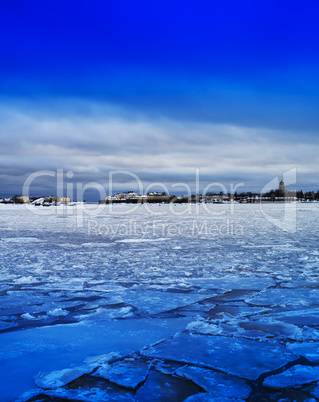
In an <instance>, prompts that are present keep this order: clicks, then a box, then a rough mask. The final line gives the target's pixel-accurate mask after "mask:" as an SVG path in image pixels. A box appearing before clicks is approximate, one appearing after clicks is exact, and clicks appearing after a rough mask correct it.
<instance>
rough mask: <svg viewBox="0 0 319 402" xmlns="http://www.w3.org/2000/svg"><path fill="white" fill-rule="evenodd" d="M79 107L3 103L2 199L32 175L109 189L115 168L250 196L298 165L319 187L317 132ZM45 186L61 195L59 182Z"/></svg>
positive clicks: (303, 178) (146, 178)
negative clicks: (241, 190)
mask: <svg viewBox="0 0 319 402" xmlns="http://www.w3.org/2000/svg"><path fill="white" fill-rule="evenodd" d="M76 103H77V101H76V100H74V103H72V102H70V101H68V102H65V104H64V105H62V106H63V107H62V106H61V104H60V105H59V107H58V108H57V107H52V108H51V109H50V108H48V107H46V108H44V107H39V106H37V107H35V106H34V105H33V106H30V105H20V106H13V105H12V106H8V105H4V104H2V105H0V132H1V140H0V155H1V162H0V169H1V183H2V185H1V189H0V191H1V193H2V194H9V193H12V192H17V188H19V187H20V188H21V189H22V184H23V182H24V180H25V179H26V177H27V176H28V175H29V174H31V173H33V172H35V171H38V170H43V169H51V170H56V169H64V171H65V172H66V171H72V172H73V173H74V178H73V180H74V181H76V182H81V183H86V182H88V181H96V182H98V183H100V184H101V185H103V186H107V175H108V172H109V171H114V170H127V171H131V172H133V173H135V174H137V175H138V176H139V177H140V179H141V180H143V182H144V184H145V186H146V185H148V184H150V183H152V182H155V181H156V182H163V183H165V184H166V185H170V184H172V183H176V182H180V181H183V182H188V183H190V184H192V181H193V180H194V175H195V169H200V175H201V180H202V186H205V185H206V184H207V183H210V182H216V181H219V182H222V183H224V184H225V185H228V184H229V183H235V184H236V183H238V182H243V183H244V185H245V188H246V190H247V189H253V190H255V191H258V190H260V189H261V188H262V187H263V185H264V184H265V182H267V181H268V180H270V179H272V178H273V177H274V176H277V175H281V174H282V173H283V172H284V171H286V170H288V169H291V168H293V167H296V168H297V174H298V180H299V181H300V182H303V183H308V184H309V185H315V183H316V175H317V166H318V159H319V156H318V153H317V152H316V151H317V146H318V141H319V139H317V138H316V137H313V136H312V135H310V134H309V135H308V136H307V135H303V136H302V135H300V133H298V132H296V131H294V132H291V133H290V132H288V131H287V130H275V129H269V128H251V127H243V126H235V125H229V124H214V123H201V122H195V121H187V120H173V119H168V118H165V119H164V118H162V119H159V118H157V119H156V118H150V117H147V116H144V117H143V116H142V115H139V117H136V115H133V114H130V112H128V111H127V110H125V109H116V108H114V107H111V106H109V105H106V104H101V103H92V102H86V103H85V102H83V101H82V102H79V103H78V107H74V105H75V104H76ZM62 104H63V102H62ZM81 109H83V110H85V111H86V113H81ZM128 179H129V177H128V176H127V177H126V178H124V177H123V178H122V179H121V178H120V176H118V180H119V184H118V188H119V189H123V190H128V189H129V188H127V187H129V186H130V183H129V181H128ZM42 185H43V183H42ZM46 185H47V186H48V188H47V189H46V191H48V190H49V189H51V188H52V192H54V185H53V183H51V184H50V182H48V183H46ZM34 190H36V189H34ZM37 191H40V189H39V188H38V189H37Z"/></svg>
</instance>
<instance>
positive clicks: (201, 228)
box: [0, 204, 319, 402]
mask: <svg viewBox="0 0 319 402" xmlns="http://www.w3.org/2000/svg"><path fill="white" fill-rule="evenodd" d="M85 208H86V209H85ZM94 208H97V206H96V205H95V206H94V205H91V206H86V207H85V206H83V205H82V206H81V205H80V206H67V207H65V206H64V207H63V206H59V207H47V208H45V207H33V206H29V207H26V206H23V205H0V264H1V268H0V274H1V276H0V292H1V304H0V314H1V317H0V390H1V391H0V392H1V396H0V400H1V401H2V402H6V401H13V400H16V399H18V400H20V401H22V400H24V401H66V400H67V401H69V400H70V401H113V400H114V401H169V402H174V401H184V400H187V401H217V402H218V401H225V402H227V401H235V400H236V401H254V402H257V401H258V402H260V401H279V400H282V401H294V400H295V401H308V402H310V401H316V400H319V279H318V278H319V269H318V268H319V247H318V240H319V226H318V222H319V219H318V218H319V204H288V205H286V207H285V206H284V205H282V204H269V205H263V206H262V208H263V212H264V213H262V211H261V207H260V205H254V204H247V205H240V204H219V205H206V206H204V205H193V206H192V207H189V206H185V205H173V206H168V205H151V206H147V205H141V206H138V207H134V209H135V210H134V211H132V210H130V209H131V208H132V206H128V205H115V206H112V207H108V206H104V209H103V210H96V209H94ZM110 208H111V209H110ZM190 208H191V209H190ZM295 209H296V210H297V216H296V231H294V230H290V229H291V227H290V226H289V228H288V230H286V229H285V228H284V227H280V225H276V224H275V223H274V222H284V221H285V216H287V214H288V218H289V217H290V218H289V219H293V217H294V210H295ZM285 214H286V215H285ZM274 219H275V221H274ZM317 382H318V383H317Z"/></svg>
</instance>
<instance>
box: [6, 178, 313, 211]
mask: <svg viewBox="0 0 319 402" xmlns="http://www.w3.org/2000/svg"><path fill="white" fill-rule="evenodd" d="M84 202H85V201H84ZM229 202H236V203H257V202H319V190H318V191H317V192H316V193H315V192H314V191H307V192H305V193H304V192H303V191H302V190H300V191H287V190H286V189H285V184H284V182H283V181H281V182H280V184H279V187H278V189H276V190H271V191H269V192H267V193H264V194H258V193H252V192H249V191H248V192H241V193H237V192H235V193H234V194H231V193H224V192H219V193H214V192H209V193H206V194H193V195H190V196H189V195H179V196H177V195H169V194H167V193H165V192H162V193H160V192H149V193H147V194H145V195H142V194H137V193H135V192H134V191H125V192H122V193H117V194H115V195H112V196H107V197H106V198H105V199H103V200H100V201H99V203H100V204H123V203H126V204H144V203H164V204H169V203H177V204H184V203H217V204H221V203H229ZM0 203H1V204H26V203H28V204H33V205H35V206H52V205H59V204H72V203H73V202H72V201H71V199H70V197H57V196H43V197H30V198H29V197H26V196H22V195H15V196H13V197H10V198H0Z"/></svg>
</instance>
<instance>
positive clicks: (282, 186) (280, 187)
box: [279, 180, 285, 192]
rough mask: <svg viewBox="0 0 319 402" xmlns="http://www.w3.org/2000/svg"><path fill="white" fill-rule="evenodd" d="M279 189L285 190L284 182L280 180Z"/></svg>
mask: <svg viewBox="0 0 319 402" xmlns="http://www.w3.org/2000/svg"><path fill="white" fill-rule="evenodd" d="M279 191H283V192H285V183H284V182H283V181H282V180H281V181H280V183H279Z"/></svg>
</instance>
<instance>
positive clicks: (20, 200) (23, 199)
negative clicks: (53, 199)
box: [13, 195, 30, 204]
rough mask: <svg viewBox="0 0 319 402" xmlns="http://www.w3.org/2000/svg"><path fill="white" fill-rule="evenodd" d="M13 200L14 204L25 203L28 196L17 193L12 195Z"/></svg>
mask: <svg viewBox="0 0 319 402" xmlns="http://www.w3.org/2000/svg"><path fill="white" fill-rule="evenodd" d="M13 201H14V202H15V203H16V204H27V203H28V202H29V201H30V200H29V197H26V196H25V195H18V196H15V197H13Z"/></svg>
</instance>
